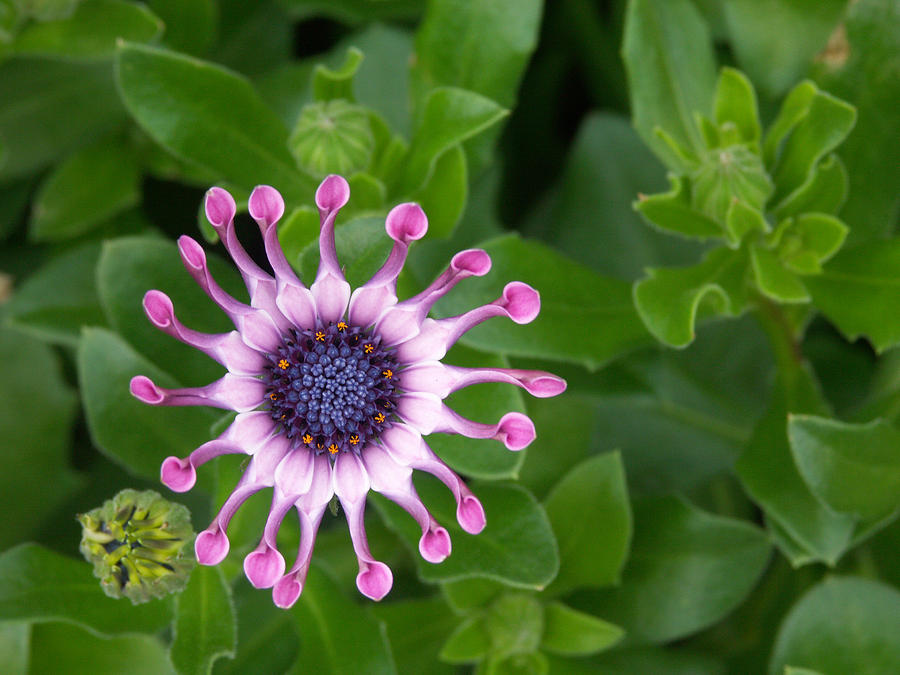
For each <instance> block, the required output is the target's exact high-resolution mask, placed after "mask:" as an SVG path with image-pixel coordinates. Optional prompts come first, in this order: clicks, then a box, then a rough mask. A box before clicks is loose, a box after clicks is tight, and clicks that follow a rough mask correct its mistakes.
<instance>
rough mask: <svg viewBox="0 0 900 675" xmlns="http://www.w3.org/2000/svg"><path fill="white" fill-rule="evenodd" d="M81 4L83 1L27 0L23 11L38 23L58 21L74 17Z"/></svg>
mask: <svg viewBox="0 0 900 675" xmlns="http://www.w3.org/2000/svg"><path fill="white" fill-rule="evenodd" d="M79 2H81V0H26V2H24V3H22V5H23V7H22V10H23V12H24V13H25V14H27V15H28V16H30V17H31V18H32V19H34V20H36V21H58V20H59V19H65V18H66V17H69V16H72V12H74V11H75V8H76V7H77V6H78V3H79Z"/></svg>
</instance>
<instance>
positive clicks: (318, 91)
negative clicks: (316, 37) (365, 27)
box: [312, 47, 363, 101]
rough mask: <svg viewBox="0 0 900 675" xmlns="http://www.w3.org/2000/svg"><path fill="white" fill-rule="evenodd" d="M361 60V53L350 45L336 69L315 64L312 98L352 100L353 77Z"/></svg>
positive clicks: (319, 99) (320, 99) (317, 99)
mask: <svg viewBox="0 0 900 675" xmlns="http://www.w3.org/2000/svg"><path fill="white" fill-rule="evenodd" d="M362 61H363V53H362V52H361V51H360V50H359V49H357V48H356V47H351V48H350V49H348V50H347V55H346V56H345V57H344V64H343V65H342V66H341V67H340V68H338V69H337V70H332V69H330V68H328V67H326V66H324V65H322V64H319V65H317V66H316V67H315V68H314V69H313V75H312V92H313V98H314V99H315V100H316V101H331V100H334V99H344V100H346V101H353V99H354V97H353V78H354V76H355V75H356V71H357V70H359V66H360V64H361V63H362Z"/></svg>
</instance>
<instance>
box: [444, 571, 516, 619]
mask: <svg viewBox="0 0 900 675" xmlns="http://www.w3.org/2000/svg"><path fill="white" fill-rule="evenodd" d="M508 590H509V587H508V586H506V585H504V584H502V583H500V582H499V581H495V580H493V579H486V578H484V577H469V578H466V579H460V580H458V581H445V582H444V583H442V584H441V593H442V594H443V596H444V598H446V600H447V602H448V603H449V604H450V607H452V608H453V610H454V611H455V612H457V613H459V614H465V613H466V612H468V611H469V610H470V609H475V608H476V607H483V606H485V605H487V604H488V602H490V601H491V600H493V599H494V598H496V597H497V596H499V595H500V594H502V593H505V592H506V591H508Z"/></svg>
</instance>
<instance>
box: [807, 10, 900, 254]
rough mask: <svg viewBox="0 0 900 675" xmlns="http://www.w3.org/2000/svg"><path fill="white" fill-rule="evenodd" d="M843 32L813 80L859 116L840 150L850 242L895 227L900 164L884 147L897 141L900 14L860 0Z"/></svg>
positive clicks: (844, 215) (899, 125)
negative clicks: (847, 178) (844, 169)
mask: <svg viewBox="0 0 900 675" xmlns="http://www.w3.org/2000/svg"><path fill="white" fill-rule="evenodd" d="M844 27H845V28H846V32H845V33H844V34H843V36H844V37H845V40H843V41H840V40H839V41H838V43H837V49H836V50H834V51H835V52H836V54H835V56H834V57H833V58H823V59H822V60H821V62H820V63H819V64H817V67H816V80H817V81H818V82H819V83H820V85H821V86H822V87H823V88H824V89H826V90H828V91H830V92H832V93H833V94H835V95H837V96H840V97H841V98H843V99H844V100H846V101H849V102H850V103H852V104H853V105H854V106H856V108H857V110H858V113H859V123H858V124H857V125H856V127H855V128H854V129H853V132H852V133H851V134H850V136H848V137H847V140H846V142H845V143H844V144H843V145H842V146H841V148H840V155H841V159H842V160H844V164H845V165H846V167H847V173H848V174H849V176H850V191H849V195H848V197H847V203H846V204H845V205H844V208H843V210H842V211H841V216H842V218H843V219H844V220H846V221H847V223H849V224H850V226H851V229H852V231H851V235H850V236H851V240H852V241H854V242H862V241H865V240H866V239H868V238H870V237H880V236H885V235H887V234H888V233H890V232H891V231H893V227H894V224H895V223H896V214H897V199H898V190H897V186H898V185H900V162H896V161H894V157H893V154H894V153H891V152H885V148H888V147H892V146H893V145H894V144H895V142H896V139H897V137H898V136H900V106H897V105H896V102H897V100H898V99H900V78H898V77H897V76H896V73H897V69H898V68H900V9H898V7H897V3H896V2H895V1H894V0H859V2H853V3H851V4H850V5H848V6H847V10H846V18H845V21H844ZM838 35H839V36H840V35H841V34H838ZM826 54H827V53H826Z"/></svg>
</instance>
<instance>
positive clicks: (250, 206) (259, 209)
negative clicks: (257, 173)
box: [247, 185, 284, 227]
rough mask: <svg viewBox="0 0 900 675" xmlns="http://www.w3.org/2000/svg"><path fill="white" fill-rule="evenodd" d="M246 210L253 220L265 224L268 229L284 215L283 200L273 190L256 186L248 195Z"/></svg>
mask: <svg viewBox="0 0 900 675" xmlns="http://www.w3.org/2000/svg"><path fill="white" fill-rule="evenodd" d="M247 210H248V211H250V216H251V217H252V218H253V220H255V221H256V222H258V223H265V224H266V227H268V226H270V225H273V224H274V223H277V222H278V221H279V220H280V219H281V216H283V215H284V199H282V198H281V194H279V192H278V190H276V189H275V188H273V187H270V186H268V185H257V186H256V187H255V188H253V192H251V193H250V199H249V201H248V202H247Z"/></svg>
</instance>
